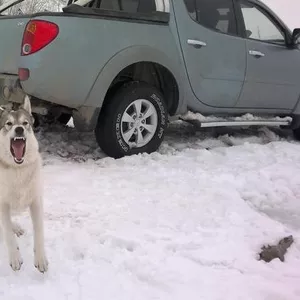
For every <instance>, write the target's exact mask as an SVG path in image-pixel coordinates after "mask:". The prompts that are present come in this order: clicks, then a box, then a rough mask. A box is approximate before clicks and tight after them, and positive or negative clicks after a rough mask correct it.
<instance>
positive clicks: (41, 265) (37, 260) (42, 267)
mask: <svg viewBox="0 0 300 300" xmlns="http://www.w3.org/2000/svg"><path fill="white" fill-rule="evenodd" d="M48 264H49V263H48V259H47V257H46V255H45V254H43V253H41V254H38V253H37V254H35V256H34V266H35V267H36V268H37V269H38V270H39V271H40V272H41V273H45V272H47V271H48Z"/></svg>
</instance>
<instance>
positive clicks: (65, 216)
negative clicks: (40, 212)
mask: <svg viewBox="0 0 300 300" xmlns="http://www.w3.org/2000/svg"><path fill="white" fill-rule="evenodd" d="M272 133H273V135H272V134H270V132H269V131H268V130H267V129H260V130H257V131H256V132H255V135H252V134H253V131H243V132H241V131H232V132H230V131H227V132H226V133H224V132H218V133H217V132H216V131H209V130H207V131H201V132H197V131H195V130H194V128H193V127H191V126H189V125H186V124H184V123H181V122H176V123H174V124H172V126H171V127H170V128H169V131H168V134H167V136H166V140H165V142H164V143H163V145H162V147H161V149H160V150H159V151H158V152H156V153H152V154H150V155H146V154H141V155H136V156H131V157H125V158H122V159H119V160H114V159H112V158H109V157H105V155H103V153H101V151H100V150H99V149H98V147H97V146H96V143H95V141H94V138H93V135H92V134H86V133H85V134H79V133H77V132H76V131H75V130H74V129H73V128H58V127H51V128H48V129H43V130H41V131H39V132H38V137H39V140H40V143H41V151H42V154H43V156H44V158H45V162H46V165H45V166H44V177H45V189H44V190H45V193H44V195H45V239H46V249H47V253H48V257H49V262H50V269H49V272H48V273H47V274H45V275H42V274H39V273H37V271H36V270H35V269H34V267H33V251H32V247H33V246H32V245H33V244H32V230H31V227H32V226H31V222H30V219H29V216H28V214H25V215H24V216H22V217H19V221H20V223H21V224H22V225H23V227H24V228H25V231H26V232H25V235H24V236H23V237H21V238H20V239H18V243H19V246H20V250H21V253H22V256H23V259H24V265H23V266H22V269H21V271H20V272H19V273H14V272H13V271H12V270H11V269H10V267H9V265H8V263H7V253H6V249H5V247H4V245H3V240H2V237H1V236H0V256H1V257H2V259H1V260H0V297H1V299H7V300H14V299H22V300H40V299H41V295H42V297H43V298H44V299H45V300H48V299H49V300H50V299H51V300H52V299H56V300H65V299H75V300H77V299H78V300H84V299H88V300H94V299H95V300H98V299H99V297H100V298H101V299H107V300H108V299H109V300H110V299H114V300H124V299H137V300H140V299H145V300H150V299H151V300H152V299H162V300H182V299H190V300H196V299H197V300H198V299H205V300H220V299H230V300H238V299H244V300H250V299H251V300H252V299H255V300H298V299H299V297H300V287H299V280H300V246H299V241H300V231H299V229H300V204H299V203H300V200H299V199H300V177H299V172H300V145H299V143H296V142H289V141H288V140H289V139H288V137H287V136H285V135H281V134H279V133H278V134H277V133H275V132H274V131H273V132H272ZM224 136H227V137H226V138H224ZM266 136H267V137H266ZM270 137H271V139H272V140H270ZM224 139H225V140H224ZM227 139H229V140H227ZM74 160H76V161H74ZM290 234H292V235H293V236H294V238H295V243H294V244H293V245H292V246H291V248H290V249H289V250H288V252H287V254H286V261H285V263H281V262H280V261H279V260H278V259H276V260H273V261H272V262H271V263H269V264H267V263H265V262H263V261H258V260H257V259H256V254H257V253H258V252H259V251H260V247H261V246H262V245H263V244H265V243H270V244H274V243H276V242H277V241H278V240H279V239H280V238H282V237H284V236H287V235H290Z"/></svg>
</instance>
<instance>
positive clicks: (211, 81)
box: [174, 0, 246, 107]
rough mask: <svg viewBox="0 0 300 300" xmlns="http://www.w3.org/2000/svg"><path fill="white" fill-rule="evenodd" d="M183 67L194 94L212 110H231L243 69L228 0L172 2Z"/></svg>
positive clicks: (242, 49) (239, 41) (242, 43)
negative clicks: (212, 108)
mask: <svg viewBox="0 0 300 300" xmlns="http://www.w3.org/2000/svg"><path fill="white" fill-rule="evenodd" d="M174 10H175V17H176V23H177V28H178V33H179V38H180V44H181V49H182V52H183V56H184V61H185V67H186V71H187V74H188V78H189V81H190V86H191V88H192V90H193V92H194V95H195V96H196V98H198V100H200V101H201V102H202V103H204V104H206V105H209V106H214V107H234V106H235V104H236V102H237V101H238V99H239V95H240V92H241V89H242V86H243V82H244V78H245V70H246V41H245V39H243V38H241V37H239V34H238V29H237V22H236V18H235V12H234V4H233V1H232V0H214V1H211V0H184V1H175V2H174Z"/></svg>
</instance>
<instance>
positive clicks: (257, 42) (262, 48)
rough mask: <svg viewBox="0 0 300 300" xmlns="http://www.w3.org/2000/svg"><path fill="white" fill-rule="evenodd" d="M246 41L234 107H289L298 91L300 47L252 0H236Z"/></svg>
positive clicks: (299, 85) (299, 82)
mask: <svg viewBox="0 0 300 300" xmlns="http://www.w3.org/2000/svg"><path fill="white" fill-rule="evenodd" d="M238 3H239V8H240V13H241V19H242V21H243V24H244V29H245V33H246V44H247V70H246V78H245V84H244V88H243V91H242V94H241V97H240V100H239V102H238V103H237V107H239V108H254V109H276V110H278V109H279V110H291V109H293V107H294V106H295V104H296V102H297V100H298V98H299V95H300V79H299V78H300V76H299V75H300V51H299V50H298V49H295V48H291V47H288V46H287V44H286V38H285V35H286V29H285V28H284V27H283V26H282V24H281V23H280V22H279V21H278V20H276V18H274V17H272V15H271V14H270V13H269V11H268V10H267V9H266V8H265V7H264V6H261V5H259V4H257V3H256V2H255V1H248V0H240V1H238Z"/></svg>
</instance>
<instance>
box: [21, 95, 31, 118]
mask: <svg viewBox="0 0 300 300" xmlns="http://www.w3.org/2000/svg"><path fill="white" fill-rule="evenodd" d="M22 107H23V109H25V110H26V111H27V112H28V113H29V114H30V115H31V102H30V99H29V97H28V96H25V98H24V104H23V105H22Z"/></svg>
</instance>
